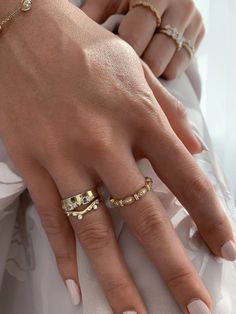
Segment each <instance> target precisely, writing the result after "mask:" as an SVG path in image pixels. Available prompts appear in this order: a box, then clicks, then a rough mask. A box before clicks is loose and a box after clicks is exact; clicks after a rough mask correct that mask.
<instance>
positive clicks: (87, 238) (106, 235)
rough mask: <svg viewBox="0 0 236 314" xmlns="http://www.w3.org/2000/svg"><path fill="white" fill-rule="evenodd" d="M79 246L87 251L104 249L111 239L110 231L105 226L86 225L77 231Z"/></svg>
mask: <svg viewBox="0 0 236 314" xmlns="http://www.w3.org/2000/svg"><path fill="white" fill-rule="evenodd" d="M78 236H79V239H80V242H81V244H82V245H83V246H84V247H85V248H86V249H87V250H89V251H97V250H98V251H99V250H101V249H104V248H106V247H107V246H108V245H109V243H110V241H111V239H112V230H111V229H110V228H109V227H108V226H106V225H105V224H101V223H100V224H98V223H97V224H94V225H87V226H86V227H85V226H83V228H81V229H79V230H78Z"/></svg>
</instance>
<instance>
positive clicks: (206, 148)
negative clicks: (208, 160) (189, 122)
mask: <svg viewBox="0 0 236 314" xmlns="http://www.w3.org/2000/svg"><path fill="white" fill-rule="evenodd" d="M193 134H194V135H195V137H196V138H197V140H198V141H199V143H200V144H201V146H202V149H203V150H205V151H209V148H208V146H207V144H206V143H205V142H204V140H203V138H202V137H201V135H200V134H199V133H198V131H196V130H193Z"/></svg>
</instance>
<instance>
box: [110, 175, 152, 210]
mask: <svg viewBox="0 0 236 314" xmlns="http://www.w3.org/2000/svg"><path fill="white" fill-rule="evenodd" d="M152 183H153V181H152V179H151V178H150V177H146V178H145V184H144V186H142V187H141V188H140V189H139V190H138V191H137V192H135V193H134V194H133V195H129V196H126V197H124V198H122V199H116V198H114V197H110V202H111V203H112V205H114V206H115V207H124V206H128V205H131V204H133V203H134V202H136V201H138V200H139V199H141V198H143V197H144V196H145V195H146V194H147V192H149V191H151V189H152Z"/></svg>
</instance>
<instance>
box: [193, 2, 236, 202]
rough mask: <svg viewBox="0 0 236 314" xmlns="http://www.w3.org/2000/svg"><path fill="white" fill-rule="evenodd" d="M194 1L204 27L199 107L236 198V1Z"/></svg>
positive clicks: (200, 56) (200, 54) (200, 63)
mask: <svg viewBox="0 0 236 314" xmlns="http://www.w3.org/2000/svg"><path fill="white" fill-rule="evenodd" d="M195 1H196V4H197V5H198V6H199V9H200V11H201V12H202V14H203V17H204V21H205V25H206V30H207V33H206V38H205V40H204V43H203V45H202V47H201V48H200V51H199V65H200V66H199V69H200V72H201V77H202V80H203V84H202V85H203V95H202V101H201V107H202V111H203V114H204V116H205V119H206V122H207V125H208V127H209V131H210V134H211V137H212V140H213V143H214V147H215V149H216V151H217V154H218V156H219V157H220V159H221V163H222V165H223V169H224V171H225V173H226V175H227V179H228V181H229V183H230V187H231V191H232V194H233V197H234V201H235V202H236V167H235V161H236V37H235V34H236V2H235V0H224V1H222V0H204V1H202V0H195Z"/></svg>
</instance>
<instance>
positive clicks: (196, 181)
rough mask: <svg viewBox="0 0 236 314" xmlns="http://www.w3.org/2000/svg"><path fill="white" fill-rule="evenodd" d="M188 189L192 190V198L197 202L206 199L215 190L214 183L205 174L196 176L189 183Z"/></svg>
mask: <svg viewBox="0 0 236 314" xmlns="http://www.w3.org/2000/svg"><path fill="white" fill-rule="evenodd" d="M187 190H188V191H190V193H189V195H190V196H191V199H194V200H195V201H197V202H198V201H199V202H202V201H203V200H206V199H207V198H209V196H210V195H212V193H213V192H214V188H213V186H212V184H211V183H210V181H209V180H208V179H207V178H206V177H205V176H204V175H198V176H196V177H194V178H193V179H192V180H191V182H190V183H189V186H188V188H187Z"/></svg>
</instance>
